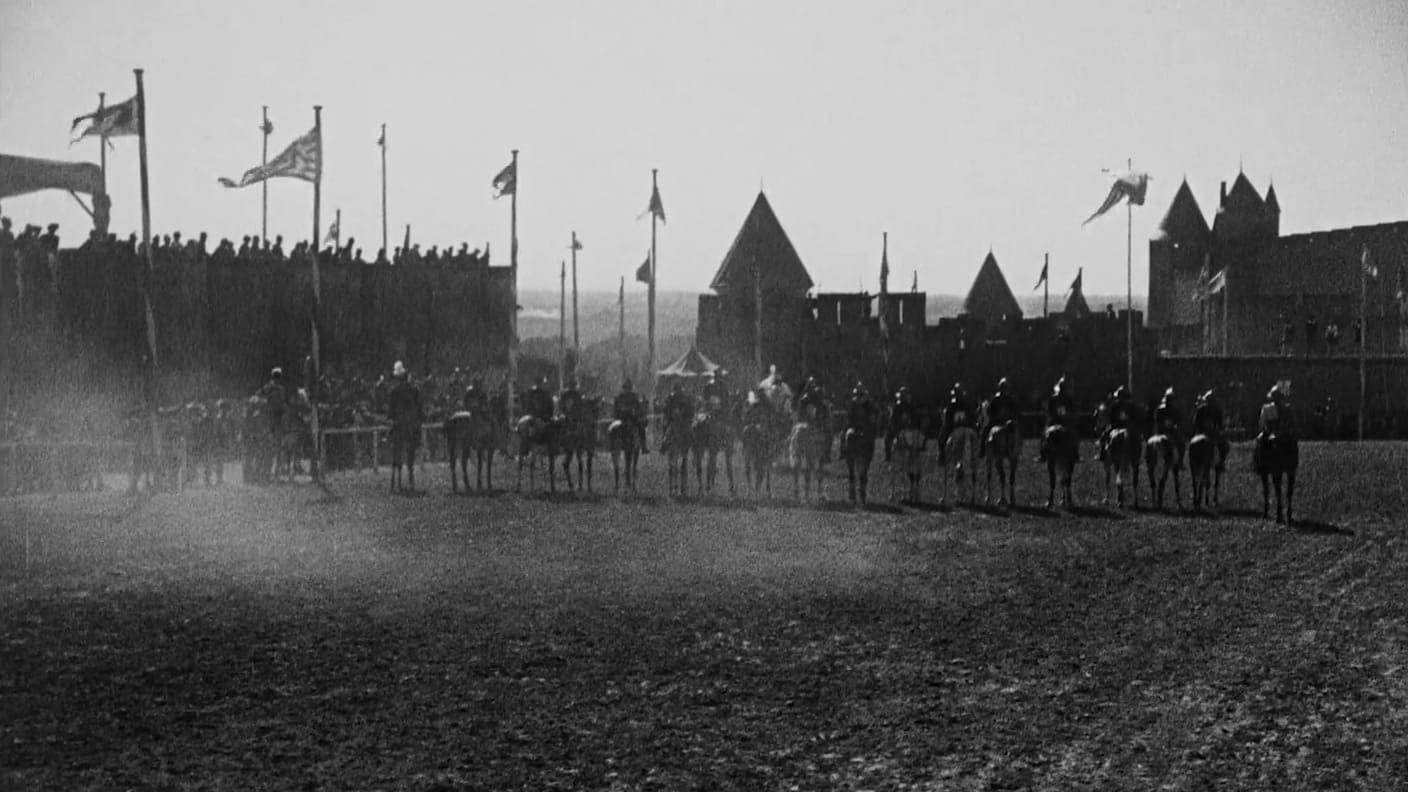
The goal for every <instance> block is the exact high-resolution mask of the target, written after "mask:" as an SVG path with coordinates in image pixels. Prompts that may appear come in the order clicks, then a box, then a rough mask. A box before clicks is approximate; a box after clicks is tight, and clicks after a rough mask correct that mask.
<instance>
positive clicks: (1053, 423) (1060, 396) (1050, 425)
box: [1037, 374, 1080, 462]
mask: <svg viewBox="0 0 1408 792" xmlns="http://www.w3.org/2000/svg"><path fill="white" fill-rule="evenodd" d="M1056 427H1061V428H1064V429H1066V430H1067V431H1068V432H1070V433H1071V436H1072V437H1078V435H1076V434H1075V432H1076V405H1075V401H1074V400H1072V399H1071V394H1070V393H1069V392H1068V389H1067V386H1066V376H1065V375H1064V374H1063V375H1061V377H1060V379H1058V380H1056V384H1055V385H1054V386H1053V387H1052V388H1051V396H1050V397H1049V398H1048V399H1047V400H1046V431H1047V433H1050V432H1051V430H1052V429H1054V428H1056ZM1037 461H1038V462H1045V461H1046V445H1045V444H1044V443H1043V444H1042V447H1041V451H1040V453H1039V454H1038V455H1037ZM1075 461H1077V462H1079V461H1080V451H1079V444H1077V451H1076V458H1075Z"/></svg>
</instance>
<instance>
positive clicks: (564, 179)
mask: <svg viewBox="0 0 1408 792" xmlns="http://www.w3.org/2000/svg"><path fill="white" fill-rule="evenodd" d="M136 67H141V68H144V69H145V82H146V92H147V108H148V109H147V115H148V121H147V125H148V131H149V134H148V149H149V157H150V179H151V211H152V224H153V228H154V230H155V231H156V232H158V233H163V232H165V233H169V232H170V231H174V230H180V231H182V232H183V234H185V235H188V236H189V235H194V234H195V233H198V232H199V231H202V230H205V231H208V232H210V234H211V235H212V236H213V237H215V238H217V239H218V238H219V237H222V236H228V237H233V238H235V239H236V240H238V239H239V237H240V236H243V235H245V234H256V235H257V234H258V233H259V223H260V190H259V188H258V187H257V186H254V187H249V188H245V189H243V190H227V189H224V188H222V187H220V186H218V185H217V183H216V178H217V177H220V176H227V177H232V178H235V179H238V178H239V176H240V174H241V173H243V171H244V170H245V169H246V168H249V167H250V166H252V165H257V164H258V163H259V157H260V146H261V134H260V132H259V130H258V128H259V124H260V120H261V107H262V106H264V105H267V106H268V108H269V116H270V119H271V121H272V122H273V125H274V134H273V135H272V137H271V138H270V155H269V156H270V157H271V158H272V157H273V156H274V155H275V154H277V153H278V152H279V151H280V150H282V149H283V147H284V146H286V145H287V144H288V143H289V142H291V141H292V140H293V139H294V138H296V137H297V136H299V135H301V134H302V133H304V132H306V131H307V130H308V129H309V128H311V126H312V124H313V110H312V107H313V105H315V104H321V105H322V106H323V140H324V171H323V184H322V207H323V209H322V223H323V228H324V229H326V227H327V224H328V223H329V222H330V221H331V219H332V217H333V214H334V212H335V211H336V210H338V209H340V210H341V213H342V225H343V233H344V238H345V237H346V236H348V235H350V236H353V237H355V238H356V239H357V240H358V244H359V246H361V247H363V248H364V249H365V251H366V255H367V257H368V258H371V257H372V256H374V255H375V251H376V249H377V248H378V247H380V243H381V222H380V212H381V181H380V179H381V169H380V162H381V161H380V151H379V149H378V147H377V146H376V144H375V142H376V139H377V136H378V134H379V132H380V125H381V124H382V123H385V124H387V138H388V154H387V158H388V165H387V167H388V205H389V206H388V214H389V225H390V229H391V230H390V238H391V244H392V246H395V245H396V244H398V242H399V240H400V239H401V238H402V237H403V235H404V233H405V227H406V225H407V224H410V225H411V227H412V232H411V233H412V238H413V240H414V241H416V242H419V243H420V244H421V245H422V247H423V248H428V247H429V246H430V245H432V244H438V245H440V246H442V247H443V246H444V245H446V244H450V243H453V244H455V245H456V246H458V244H459V243H460V242H462V241H468V242H470V247H471V248H473V247H479V246H482V245H483V244H485V243H489V244H490V245H491V246H492V250H493V253H494V260H495V263H497V264H506V263H507V253H508V250H509V245H508V240H509V206H508V201H507V199H503V200H498V201H495V200H494V199H493V197H492V195H493V191H492V189H491V187H490V182H491V180H492V178H493V176H494V174H496V173H497V172H498V171H499V169H500V168H502V167H503V166H504V165H505V164H507V163H508V161H509V157H510V153H509V152H510V150H512V149H515V148H516V149H519V150H520V151H521V154H520V167H519V203H518V216H519V227H518V237H519V249H520V260H519V265H520V284H521V286H522V287H523V288H525V289H536V288H555V287H556V286H557V283H558V273H559V266H560V262H561V261H563V260H564V259H566V258H567V257H568V255H569V254H568V251H567V247H568V244H569V241H570V238H571V234H572V232H573V231H574V230H575V231H576V232H577V234H578V236H579V237H580V239H581V240H582V243H583V250H582V251H581V252H580V253H579V256H578V268H579V269H578V272H579V282H580V284H581V287H582V288H583V289H589V290H596V289H615V288H616V285H617V283H618V279H619V278H620V277H621V276H623V275H624V276H626V277H627V279H628V280H629V279H630V276H631V273H632V272H633V271H634V269H635V267H636V266H637V265H638V264H639V263H640V262H641V261H642V260H643V258H644V256H645V254H646V252H647V250H648V249H649V245H650V222H649V218H648V217H647V218H645V219H638V218H639V217H640V215H641V214H642V213H643V212H644V211H645V209H646V206H647V202H648V200H649V197H650V185H651V181H650V179H651V169H652V168H658V169H659V184H660V192H661V196H662V199H663V203H664V207H665V210H666V214H667V223H666V224H665V225H662V226H660V227H659V229H658V251H659V254H658V256H659V257H658V261H659V286H660V288H661V289H670V290H692V291H704V290H707V289H708V285H709V281H710V279H711V278H712V275H713V273H714V271H715V270H716V269H717V268H718V266H719V263H720V262H721V261H722V259H723V257H724V254H725V253H726V252H727V251H728V247H729V245H730V243H731V242H732V241H733V238H734V236H735V235H736V234H737V232H738V229H739V227H740V225H741V224H742V222H743V219H744V217H745V215H746V214H747V212H748V209H749V208H750V206H751V205H752V203H753V201H754V199H755V198H756V196H757V193H758V191H759V189H763V190H764V191H765V192H766V193H767V196H768V199H769V201H770V202H771V203H772V206H773V208H774V209H775V210H776V212H777V214H778V216H779V218H780V219H781V221H782V224H783V227H784V228H785V229H786V230H787V232H788V235H789V236H790V238H791V240H792V242H793V244H794V246H795V247H796V248H797V251H798V253H799V254H800V255H801V257H802V260H803V262H804V263H805V264H806V266H807V268H808V270H809V271H810V273H811V275H812V279H813V280H814V281H815V282H816V283H817V284H818V286H819V288H820V289H822V290H826V291H849V290H855V289H859V288H865V289H869V290H871V291H874V290H876V289H877V288H878V271H879V260H880V252H881V251H880V248H881V235H882V233H883V232H888V233H889V258H890V263H891V268H892V272H893V274H892V280H891V288H900V289H904V288H908V287H909V284H910V281H911V278H912V277H913V275H912V273H914V272H917V273H918V282H919V286H920V288H921V289H923V290H926V291H929V292H936V293H956V294H962V293H964V292H966V291H967V289H968V287H969V285H970V284H971V282H972V280H973V277H974V276H975V275H976V273H977V271H978V267H979V265H980V264H981V262H982V260H983V257H984V256H985V255H986V254H987V253H988V251H989V250H991V251H992V252H993V253H994V255H995V256H996V257H997V260H998V262H999V263H1000V264H1001V265H1002V268H1003V270H1004V272H1005V273H1006V274H1007V277H1008V279H1009V281H1010V283H1011V285H1012V288H1013V290H1014V291H1015V292H1017V293H1018V294H1019V295H1020V294H1022V293H1024V290H1030V289H1032V288H1033V284H1034V283H1035V282H1036V278H1037V274H1038V273H1039V271H1040V269H1041V266H1042V260H1043V256H1044V255H1046V254H1049V255H1050V260H1051V281H1052V285H1053V292H1059V291H1060V290H1062V289H1064V288H1066V286H1067V285H1068V284H1069V283H1070V281H1071V280H1072V279H1074V277H1075V274H1076V271H1077V268H1083V269H1084V285H1085V291H1086V292H1087V293H1089V294H1120V293H1123V292H1124V290H1125V263H1126V262H1125V259H1126V238H1125V237H1126V230H1127V229H1126V222H1125V211H1124V209H1123V208H1120V209H1118V210H1116V211H1112V212H1111V213H1109V214H1108V215H1106V216H1104V217H1102V218H1100V219H1097V220H1096V221H1094V222H1092V223H1091V224H1089V225H1088V226H1086V227H1084V228H1082V226H1081V221H1082V220H1084V219H1085V218H1086V217H1087V216H1088V215H1089V214H1090V213H1091V212H1092V211H1094V209H1095V208H1096V207H1097V206H1098V205H1099V204H1100V202H1101V200H1102V199H1103V198H1104V196H1105V194H1106V192H1107V190H1108V186H1109V180H1108V179H1109V177H1108V176H1107V175H1106V174H1105V173H1102V169H1103V168H1121V167H1124V166H1125V165H1126V163H1127V161H1128V160H1130V159H1132V160H1133V163H1134V167H1135V168H1136V169H1139V170H1144V171H1147V172H1148V173H1149V174H1151V176H1152V181H1151V182H1150V186H1149V193H1148V201H1147V203H1146V205H1144V206H1142V207H1135V209H1134V212H1133V230H1132V233H1133V238H1134V246H1133V249H1134V254H1133V278H1134V291H1135V292H1136V293H1143V292H1144V290H1145V284H1146V283H1147V267H1148V242H1147V240H1148V239H1149V237H1150V236H1151V235H1152V234H1153V233H1154V232H1155V230H1156V229H1157V227H1158V224H1159V221H1160V220H1161V219H1162V216H1163V214H1164V212H1165V211H1166V210H1167V208H1168V204H1169V201H1170V200H1171V199H1172V197H1173V194H1174V192H1175V191H1176V190H1177V188H1178V186H1179V184H1180V182H1181V181H1182V180H1183V179H1184V178H1185V177H1186V178H1187V179H1188V181H1189V184H1190V186H1191V187H1192V189H1193V191H1194V195H1195V196H1196V197H1197V200H1198V202H1199V204H1200V205H1201V207H1202V209H1203V212H1204V214H1205V215H1206V216H1207V218H1208V220H1209V222H1211V220H1212V213H1213V212H1215V211H1216V206H1217V197H1218V186H1219V183H1220V182H1221V181H1227V182H1229V184H1230V182H1231V181H1232V180H1233V179H1235V178H1236V176H1237V173H1238V170H1239V168H1240V169H1242V170H1243V171H1244V172H1245V173H1246V175H1247V176H1248V178H1250V179H1251V181H1252V184H1253V185H1255V186H1256V187H1257V189H1258V190H1259V191H1261V192H1263V193H1264V192H1265V190H1266V188H1267V186H1268V184H1271V183H1274V184H1275V186H1276V192H1277V196H1278V198H1279V199H1280V202H1281V207H1282V219H1281V228H1282V232H1283V233H1297V232H1303V231H1314V230H1322V229H1330V228H1338V227H1344V226H1349V225H1363V224H1372V223H1380V222H1390V221H1396V220H1406V219H1408V145H1405V144H1408V137H1405V135H1406V134H1408V133H1406V132H1405V129H1406V128H1408V3H1404V2H1402V0H1342V1H1341V2H1333V3H1326V2H1308V1H1306V0H1276V1H1275V2H1262V1H1261V0H1245V1H1241V2H1231V1H1227V2H1215V1H1214V0H1206V1H1199V2H1177V1H1176V0H1161V1H1160V2H1143V1H1141V0H1118V1H1115V2H1061V3H1049V2H1028V3H1020V2H981V3H978V2H971V0H960V1H956V2H949V1H948V0H912V1H903V0H868V1H867V2H852V3H839V2H829V1H828V0H811V2H792V1H790V0H767V2H758V1H757V0H752V1H751V2H749V1H747V0H742V1H739V0H712V1H711V2H707V3H701V2H697V0H695V1H693V2H676V1H675V0H594V1H593V2H590V3H577V2H567V1H566V0H559V1H558V2H543V1H542V0H503V1H502V2H489V1H488V0H466V1H465V2H414V1H409V2H408V1H405V0H403V1H401V2H397V3H387V2H376V3H371V2H315V1H313V0H307V1H300V2H287V1H286V0H276V1H274V2H264V1H263V0H242V1H241V2H229V1H228V0H221V1H220V2H210V1H209V0H140V2H139V1H138V0H87V1H85V2H79V1H78V0H0V152H4V153H8V154H17V155H25V156H36V157H44V158H52V159H70V160H88V161H97V158H98V144H97V142H96V140H94V139H88V140H85V141H83V142H81V143H78V144H76V145H73V146H71V147H70V145H69V142H68V141H69V139H68V129H69V124H70V122H71V121H72V119H73V117H74V116H77V115H79V114H82V113H85V112H89V111H91V110H93V109H94V108H95V107H96V105H97V93H98V92H99V91H106V92H107V97H108V101H109V102H110V103H111V102H115V101H121V100H123V99H126V98H128V97H129V96H131V95H132V93H134V91H135V88H134V85H135V83H134V78H133V74H132V69H133V68H136ZM114 146H115V148H114V149H113V150H111V152H110V154H109V163H108V167H109V172H108V185H109V192H110V193H111V195H112V198H113V216H112V217H113V219H112V228H113V230H114V231H116V232H119V233H120V234H121V235H126V233H128V232H130V231H133V230H140V225H141V215H140V205H139V195H140V193H139V186H138V185H139V175H138V174H139V169H138V151H137V149H138V147H137V142H136V139H135V138H118V139H116V140H115V141H114ZM269 184H270V189H269V232H270V235H271V236H272V235H274V234H282V235H284V237H285V238H286V239H295V238H306V237H307V236H308V235H309V234H310V233H311V230H312V185H311V184H309V183H307V182H302V181H296V180H292V179H278V180H273V181H271V182H270V183H269ZM0 208H3V211H4V213H5V214H6V215H9V216H11V217H12V218H14V219H15V221H16V222H17V223H18V224H23V223H27V222H35V223H47V222H51V221H57V222H59V223H61V232H62V233H64V234H65V235H67V238H68V239H70V240H73V239H74V237H75V236H76V235H77V234H78V233H86V229H87V228H89V227H90V224H89V221H88V219H87V217H86V215H85V214H84V213H83V211H82V210H81V209H80V208H79V207H78V206H77V205H76V204H75V203H74V201H73V200H72V199H71V198H70V197H69V196H67V195H65V194H63V193H56V192H51V193H42V194H34V195H30V196H23V197H19V198H12V199H9V200H7V201H5V203H4V205H3V207H0ZM631 288H634V289H642V288H643V287H642V286H639V285H633V286H631Z"/></svg>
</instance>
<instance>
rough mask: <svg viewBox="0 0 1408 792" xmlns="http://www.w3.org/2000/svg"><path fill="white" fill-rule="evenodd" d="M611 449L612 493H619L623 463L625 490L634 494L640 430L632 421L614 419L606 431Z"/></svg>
mask: <svg viewBox="0 0 1408 792" xmlns="http://www.w3.org/2000/svg"><path fill="white" fill-rule="evenodd" d="M606 440H607V442H608V444H609V445H610V447H611V473H612V478H613V482H614V483H613V485H612V492H613V493H615V492H620V491H621V473H622V472H623V470H622V464H621V463H622V462H625V469H624V473H625V474H626V489H629V490H630V491H632V492H635V489H636V467H637V465H639V464H640V428H639V427H638V426H637V425H636V424H635V422H633V421H623V420H621V419H619V418H618V419H616V420H614V421H612V422H611V425H610V426H609V427H607V429H606Z"/></svg>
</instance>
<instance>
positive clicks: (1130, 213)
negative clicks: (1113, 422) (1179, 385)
mask: <svg viewBox="0 0 1408 792" xmlns="http://www.w3.org/2000/svg"><path fill="white" fill-rule="evenodd" d="M1129 172H1130V173H1133V172H1134V159H1133V158H1132V157H1131V158H1130V159H1129ZM1124 216H1125V259H1124V286H1125V301H1124V306H1125V319H1126V320H1127V321H1126V323H1125V324H1126V335H1125V368H1126V377H1127V381H1126V383H1125V385H1126V387H1128V388H1129V392H1130V394H1131V395H1133V393H1134V203H1133V202H1132V201H1125V204H1124Z"/></svg>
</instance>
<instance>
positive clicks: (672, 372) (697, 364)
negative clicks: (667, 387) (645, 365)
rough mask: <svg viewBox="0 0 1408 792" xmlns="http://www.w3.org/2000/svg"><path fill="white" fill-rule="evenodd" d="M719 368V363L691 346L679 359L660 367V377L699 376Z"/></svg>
mask: <svg viewBox="0 0 1408 792" xmlns="http://www.w3.org/2000/svg"><path fill="white" fill-rule="evenodd" d="M718 370H719V364H717V363H715V362H714V361H712V360H710V359H708V358H706V357H704V356H703V355H701V354H699V350H698V349H696V348H695V347H693V346H691V347H690V348H689V351H688V352H686V353H684V354H683V355H681V356H680V358H679V360H676V361H675V362H674V363H671V364H670V365H668V366H666V367H665V368H662V369H660V371H659V375H660V376H661V377H699V376H702V375H704V374H710V373H713V372H715V371H718Z"/></svg>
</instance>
